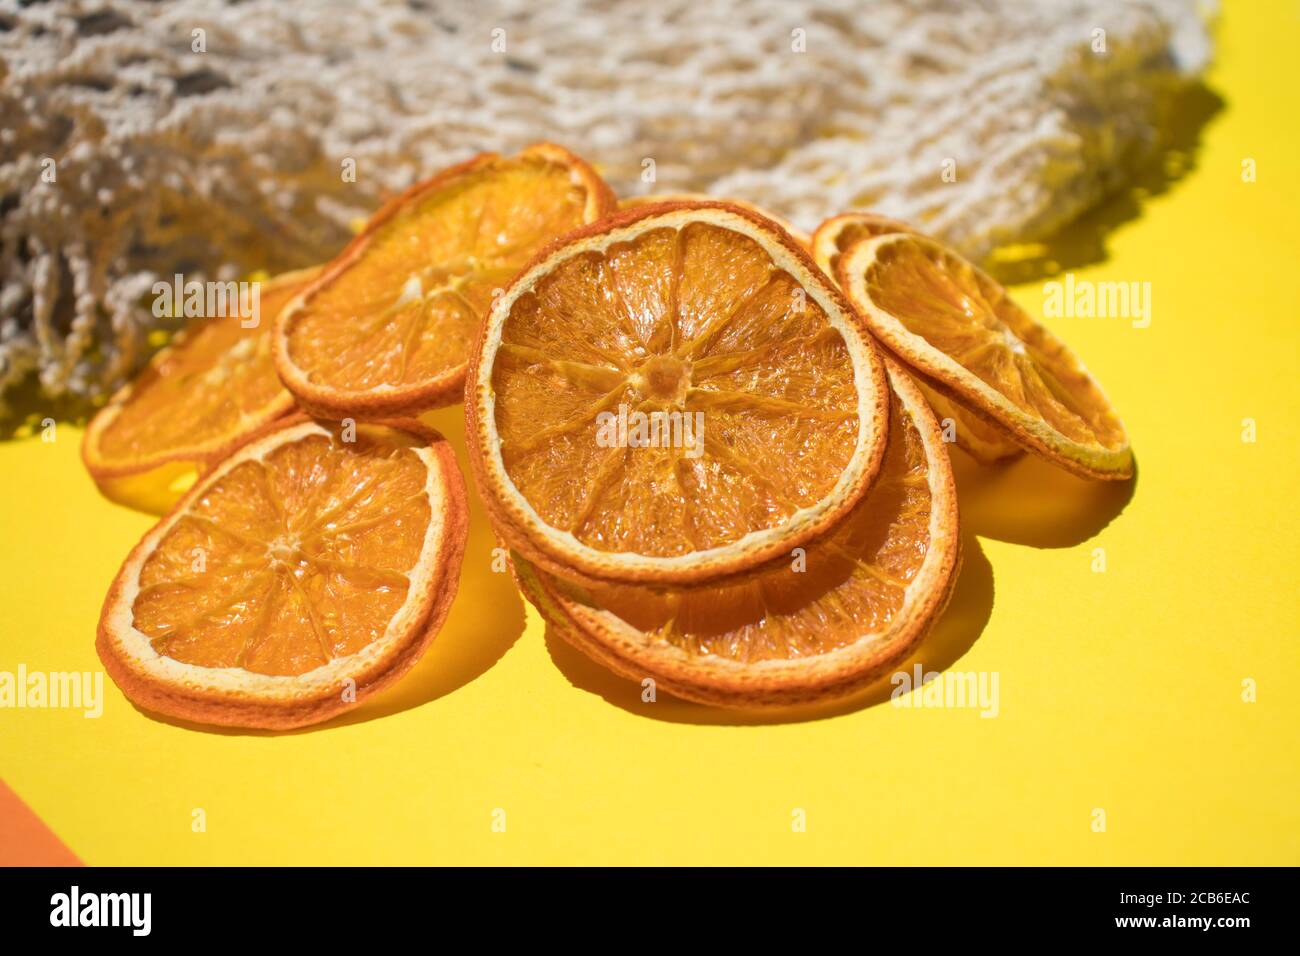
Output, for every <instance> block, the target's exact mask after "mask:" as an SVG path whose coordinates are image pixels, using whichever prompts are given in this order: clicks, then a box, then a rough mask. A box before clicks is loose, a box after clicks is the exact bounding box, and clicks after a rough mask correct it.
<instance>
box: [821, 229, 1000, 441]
mask: <svg viewBox="0 0 1300 956" xmlns="http://www.w3.org/2000/svg"><path fill="white" fill-rule="evenodd" d="M893 232H905V233H910V234H912V235H920V233H919V232H917V230H915V229H913V228H912V227H911V226H909V225H908V224H907V223H905V222H902V221H900V220H898V219H890V218H889V217H887V216H880V215H877V214H876V213H873V212H846V213H841V214H840V215H838V216H832V217H831V218H830V219H827V220H826V221H825V222H823V223H822V224H821V225H820V226H818V227H817V230H816V231H815V232H814V233H813V237H812V251H813V258H814V259H815V260H816V261H817V264H818V265H819V266H821V267H822V269H823V270H825V272H826V274H827V275H828V276H830V277H831V278H833V279H835V280H836V281H837V282H838V281H839V265H840V258H841V257H842V256H843V254H844V252H845V250H847V249H849V248H850V247H851V246H853V245H855V244H856V243H858V242H861V241H862V240H864V239H874V238H875V237H876V236H884V235H888V234H889V233H893ZM919 384H920V385H921V391H922V392H924V393H925V397H926V398H927V399H928V400H929V402H930V404H931V406H933V407H934V410H935V413H936V414H937V415H938V416H939V419H940V422H941V424H944V426H945V435H947V434H948V430H947V423H948V422H951V425H952V429H951V433H952V440H953V441H955V442H956V444H957V447H958V448H960V449H962V451H964V452H966V453H967V454H969V455H970V456H971V457H972V458H974V459H975V460H976V461H980V462H983V463H985V464H992V463H993V462H996V461H1001V460H1003V459H1006V458H1012V457H1015V456H1017V455H1019V454H1021V452H1022V451H1023V449H1021V447H1020V445H1018V444H1017V443H1016V442H1014V441H1012V439H1011V438H1010V436H1008V435H1007V434H1005V433H1004V432H1003V431H1002V430H1001V429H999V428H998V427H997V426H996V425H993V424H991V423H990V422H988V421H987V420H985V419H984V418H981V417H980V415H979V414H978V413H976V412H974V411H971V410H970V409H968V408H963V407H962V406H961V405H959V404H958V403H957V402H955V401H953V400H952V399H950V398H948V397H947V396H945V395H942V394H941V393H939V392H937V391H935V390H934V389H932V388H930V387H929V386H927V385H925V384H924V382H920V383H919Z"/></svg>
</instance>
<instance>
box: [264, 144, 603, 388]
mask: <svg viewBox="0 0 1300 956" xmlns="http://www.w3.org/2000/svg"><path fill="white" fill-rule="evenodd" d="M587 199H588V197H587V193H586V191H585V190H584V189H583V188H582V187H581V186H580V185H578V184H577V183H575V182H574V181H573V179H572V178H571V173H570V170H569V169H568V168H567V167H565V166H562V165H560V164H557V163H553V162H548V161H545V160H543V159H540V158H536V157H530V158H523V159H495V160H492V161H491V162H488V163H486V164H484V165H481V166H478V167H476V168H474V169H472V170H469V171H467V172H466V173H464V174H463V175H461V176H459V177H458V178H456V179H455V180H453V181H452V182H451V183H449V184H447V185H446V186H444V187H443V188H438V189H434V190H432V191H431V192H430V193H429V194H428V195H426V196H424V197H423V198H420V199H418V200H416V201H413V202H412V203H411V204H410V205H409V207H408V208H405V209H403V210H401V211H400V212H399V213H397V214H396V215H395V216H394V217H393V218H392V219H391V220H389V221H388V222H386V223H384V224H383V225H381V226H380V227H379V228H378V229H377V230H376V232H375V233H374V234H373V235H372V236H371V237H370V239H369V245H368V246H367V247H366V249H365V252H364V254H363V256H362V257H361V259H359V260H358V261H357V262H355V263H353V264H352V265H351V266H350V267H348V268H346V269H344V270H343V271H342V272H340V273H339V274H338V275H336V276H334V277H333V279H331V280H329V281H328V282H327V283H326V284H325V285H324V286H323V287H322V288H320V289H319V290H318V291H317V292H316V293H314V294H313V295H312V297H311V298H310V300H309V301H308V302H307V303H306V304H305V306H304V308H303V309H302V311H300V312H298V313H297V314H296V315H295V316H294V318H293V319H292V321H291V323H290V325H289V330H288V348H289V356H290V358H291V359H292V361H293V363H294V364H295V365H297V366H299V367H300V368H302V369H305V370H308V378H309V379H310V381H312V382H314V383H317V384H322V385H327V386H331V387H334V388H339V389H345V390H355V391H365V390H369V389H374V388H378V387H380V386H400V385H410V384H417V383H420V382H425V381H429V380H431V379H434V378H437V377H438V376H440V375H442V374H443V373H446V372H449V371H451V370H453V369H456V368H458V367H459V366H462V365H464V364H465V361H466V357H467V356H468V354H469V352H470V350H471V347H472V345H473V342H474V336H475V335H476V333H477V331H478V326H479V322H480V320H481V319H482V316H483V315H484V314H485V312H486V311H487V308H488V306H489V305H490V304H491V302H492V298H493V295H494V294H495V293H497V292H498V291H499V290H500V289H503V288H505V286H506V285H507V284H509V282H510V280H511V279H512V278H513V277H514V275H515V273H516V272H518V270H519V269H520V267H521V266H523V265H524V263H526V262H527V261H528V260H529V259H530V258H532V256H533V254H534V253H535V252H536V251H537V250H538V249H539V248H540V247H541V246H542V245H544V244H545V243H546V242H547V241H549V240H550V239H552V238H554V237H555V236H557V235H560V234H561V233H564V232H568V231H570V230H572V229H575V228H577V227H578V226H580V225H581V224H582V223H583V215H584V209H585V208H586V205H587Z"/></svg>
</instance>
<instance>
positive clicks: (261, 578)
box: [82, 144, 615, 728]
mask: <svg viewBox="0 0 1300 956" xmlns="http://www.w3.org/2000/svg"><path fill="white" fill-rule="evenodd" d="M614 204H615V199H614V196H613V193H612V192H611V191H610V190H609V188H608V187H607V186H606V185H605V183H604V182H603V181H602V180H601V179H600V177H599V176H598V175H596V173H595V172H594V171H592V169H591V168H590V167H589V166H588V165H587V164H586V163H585V162H583V161H582V160H581V159H579V158H578V157H576V156H574V155H572V154H571V153H569V152H567V151H565V150H563V149H561V148H559V147H557V146H552V145H549V144H543V145H539V146H534V147H530V148H529V149H526V150H524V151H523V152H522V153H520V154H519V155H518V156H515V157H511V158H505V157H500V156H497V155H494V154H485V155H482V156H479V157H477V158H476V159H473V160H471V161H470V162H468V163H465V164H462V165H460V166H457V167H454V168H452V169H449V170H447V171H445V172H443V173H441V174H439V175H437V176H435V177H433V178H432V179H430V180H428V181H426V182H423V183H421V184H419V185H417V186H415V187H413V188H412V189H411V190H409V191H408V192H406V193H405V194H403V195H401V196H399V197H397V198H396V199H394V200H393V201H392V202H390V203H389V204H388V205H386V206H385V207H384V208H383V209H381V210H380V211H379V212H378V213H376V214H375V216H374V217H372V219H371V220H370V222H369V224H368V225H367V227H366V229H365V230H364V231H363V232H362V233H361V234H360V235H359V236H358V237H357V238H356V239H355V240H354V241H353V242H352V243H351V244H350V245H349V246H348V247H347V248H346V249H344V250H343V252H342V253H341V254H340V255H339V256H338V257H337V258H335V259H334V260H333V261H332V262H330V263H327V264H326V265H324V266H323V267H321V268H320V269H319V270H310V271H309V272H306V273H295V274H292V275H289V276H283V277H281V278H279V279H276V280H273V281H271V282H269V283H265V284H263V285H262V286H261V299H262V309H261V311H262V312H263V313H264V314H266V315H267V316H273V317H274V322H271V321H269V320H268V321H267V322H265V323H262V324H260V325H259V327H257V328H255V329H245V328H243V324H244V323H241V322H240V321H239V319H238V318H237V317H209V318H207V319H205V320H204V321H203V322H201V323H200V324H198V325H196V326H195V327H193V328H192V329H190V330H188V331H186V332H185V333H183V334H182V335H180V336H178V337H177V339H176V340H175V342H174V343H173V345H172V346H171V347H170V348H168V349H165V350H164V351H162V352H160V353H159V354H158V355H157V356H156V357H155V359H154V360H153V362H152V363H151V364H150V366H149V367H148V368H147V369H146V370H145V372H144V373H142V375H141V376H140V377H139V378H138V379H137V380H136V381H135V382H133V383H132V384H131V385H129V386H127V387H126V388H124V389H123V390H122V391H121V392H120V393H118V394H117V395H115V396H114V397H113V399H112V400H111V402H110V403H109V405H108V406H107V407H106V408H105V409H103V410H102V411H101V412H100V413H99V414H98V415H97V416H96V417H95V419H94V420H93V421H92V423H91V425H90V427H89V428H88V429H87V433H86V437H85V440H84V442H83V446H82V450H83V458H84V460H85V462H86V466H87V468H88V469H89V470H90V471H91V473H92V475H93V476H94V477H95V478H96V480H97V481H98V482H99V483H100V484H101V486H102V487H104V488H105V490H106V491H107V492H108V493H110V494H113V492H114V486H115V485H117V484H119V483H122V482H129V481H131V480H135V479H151V478H156V477H158V476H159V475H161V476H162V478H163V479H164V480H167V481H171V480H172V479H174V478H175V477H176V476H177V473H178V472H179V471H180V470H183V469H186V468H188V469H189V470H190V473H191V474H192V473H193V470H194V469H195V468H197V469H198V471H199V474H198V479H197V481H196V482H195V484H194V486H193V487H192V488H191V489H190V490H189V491H188V492H187V493H186V494H185V495H184V496H183V497H182V498H181V499H180V500H179V501H178V502H177V503H176V504H175V506H174V507H172V508H171V510H170V511H169V512H168V513H167V514H166V515H165V516H164V517H163V518H162V520H161V521H160V522H159V523H158V524H157V525H156V526H155V527H154V528H153V529H152V530H151V531H149V532H148V533H147V534H146V535H145V537H144V538H143V540H141V542H140V543H139V544H138V545H137V546H136V548H135V549H134V550H133V551H132V552H131V554H130V555H129V556H128V558H127V559H126V562H125V563H124V564H123V566H122V568H121V570H120V571H119V572H118V574H117V576H116V578H115V580H114V582H113V584H112V587H111V589H110V591H109V594H108V597H107V599H106V601H105V604H104V608H103V612H102V615H101V618H100V625H99V638H98V642H97V646H98V649H99V653H100V657H101V658H102V659H103V661H104V664H105V667H106V668H107V670H108V672H109V673H110V675H111V676H112V677H113V679H114V680H115V681H116V682H117V684H118V686H119V687H121V688H122V690H123V691H124V692H125V693H126V695H127V696H128V697H130V698H131V699H132V700H133V701H135V702H136V703H137V704H139V705H141V706H143V707H146V708H149V709H151V710H155V711H158V712H161V713H164V714H168V715H172V716H175V717H180V718H183V719H189V720H196V721H203V722H208V723H216V724H228V725H238V726H247V727H266V728H285V727H295V726H301V725H305V724H310V723H314V722H317V721H320V720H324V719H326V718H328V717H330V716H332V715H334V714H337V713H339V712H341V711H344V710H347V709H350V708H351V707H354V706H356V705H357V704H358V703H360V702H361V701H362V700H364V699H365V697H366V696H368V695H369V694H372V693H374V692H375V691H377V690H378V689H380V688H382V687H384V686H385V685H387V684H389V683H391V682H392V681H394V680H396V679H398V678H399V677H400V676H401V675H402V674H403V673H405V672H406V671H407V670H408V669H409V668H410V667H411V666H412V665H413V664H414V663H415V661H416V660H418V659H419V657H420V656H421V655H422V654H423V652H424V650H425V649H426V648H427V647H428V645H429V642H430V641H431V640H432V638H433V636H434V635H435V634H436V632H437V630H438V628H439V627H440V626H441V623H442V621H443V619H444V617H445V616H446V613H447V609H448V607H449V606H450V604H451V601H452V598H453V596H454V595H455V592H456V587H457V582H458V580H459V575H460V565H461V558H462V554H463V550H464V544H465V537H466V527H467V511H466V503H465V493H464V482H463V479H462V478H461V474H460V471H459V468H458V466H457V464H456V460H455V454H454V452H453V451H452V450H451V447H450V446H449V444H448V443H447V442H446V440H444V439H443V438H442V437H441V436H440V435H438V434H437V433H436V432H434V431H432V430H430V429H428V428H426V427H425V426H423V425H421V424H420V423H419V422H417V421H414V420H411V419H409V418H401V417H395V416H409V415H411V414H413V413H416V412H419V411H421V410H424V409H429V408H433V407H437V406H439V405H445V404H449V403H453V402H456V401H459V400H460V397H461V394H462V381H463V378H464V374H465V365H466V361H467V358H468V353H469V346H470V343H471V342H472V341H473V338H474V336H475V335H476V333H477V330H478V326H479V324H480V323H481V321H482V317H483V314H484V312H485V311H486V309H487V307H488V305H489V304H490V302H491V301H492V297H493V295H494V293H496V292H497V291H498V290H499V289H501V288H503V287H504V286H505V285H506V284H507V283H508V282H509V280H510V279H511V278H513V276H514V274H515V272H516V271H517V270H518V269H519V267H520V266H521V265H522V264H523V263H524V262H526V261H527V260H528V259H529V258H531V257H532V256H533V255H534V253H535V252H536V251H537V250H538V249H540V248H541V247H543V246H545V245H546V244H547V243H548V242H550V241H552V240H553V239H555V238H556V237H557V236H560V235H562V234H563V233H565V232H568V231H570V230H572V229H574V228H576V227H578V226H581V225H584V224H586V223H591V222H594V221H595V220H597V219H599V218H601V217H602V216H604V215H606V214H607V213H609V212H611V211H612V210H613V209H614ZM309 414H314V415H317V416H321V417H319V418H317V419H312V418H309V417H308V415H309ZM127 500H130V497H129V496H127Z"/></svg>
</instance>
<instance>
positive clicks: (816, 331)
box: [466, 203, 889, 584]
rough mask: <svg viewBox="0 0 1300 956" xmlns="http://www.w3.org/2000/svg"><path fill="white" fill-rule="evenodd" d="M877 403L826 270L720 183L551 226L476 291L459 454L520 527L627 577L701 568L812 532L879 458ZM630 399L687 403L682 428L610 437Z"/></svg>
mask: <svg viewBox="0 0 1300 956" xmlns="http://www.w3.org/2000/svg"><path fill="white" fill-rule="evenodd" d="M888 407H889V406H888V386H887V383H886V380H885V373H884V365H883V361H882V359H881V356H880V355H879V353H878V352H877V350H876V349H875V347H874V345H873V344H872V343H871V341H870V337H869V336H867V335H866V334H865V330H864V329H863V327H862V325H861V323H860V321H859V320H858V319H857V317H856V315H855V314H854V312H853V310H852V309H851V308H850V307H849V306H848V304H847V302H845V300H844V299H843V297H842V296H841V294H840V292H839V290H838V289H836V288H835V286H834V283H832V282H830V281H829V280H828V279H826V277H825V276H824V275H823V274H822V273H821V271H820V270H819V269H817V267H816V266H815V264H814V263H813V262H812V261H811V260H810V259H809V258H808V256H807V254H806V253H805V252H804V251H803V250H802V249H801V248H799V246H798V245H797V244H796V243H795V242H794V241H793V240H792V239H791V238H790V237H789V236H788V235H787V234H786V233H785V232H784V231H783V230H781V229H780V228H779V227H777V226H775V225H774V224H773V223H772V222H771V221H770V220H768V219H766V218H765V217H761V216H758V215H756V214H754V213H752V212H750V211H748V210H746V209H743V208H741V207H737V206H733V205H728V204H725V203H665V204H661V205H651V206H645V207H643V208H640V209H633V210H626V211H624V212H622V213H619V214H617V215H616V216H613V217H611V218H609V219H606V220H604V221H603V222H601V223H598V224H596V225H595V226H592V227H589V228H587V229H585V230H582V231H579V232H577V233H574V234H573V235H571V236H570V237H568V238H567V239H566V240H565V241H564V242H563V243H560V244H558V245H557V246H555V247H552V249H550V250H549V251H548V252H547V253H545V254H544V255H542V256H540V257H539V258H538V259H537V260H536V261H535V262H534V263H533V264H532V265H531V266H529V267H528V268H526V269H525V270H524V271H523V272H522V273H521V274H520V276H519V277H518V278H517V279H516V280H515V282H514V283H513V284H512V285H511V286H510V288H509V289H507V290H506V292H505V293H504V294H503V295H502V296H501V297H500V298H499V299H498V301H497V302H496V304H495V305H494V307H493V309H492V310H491V312H490V313H489V316H488V319H487V322H486V323H485V325H484V329H483V333H482V336H481V338H480V341H479V345H478V347H477V349H476V352H475V356H474V360H473V363H472V365H471V370H470V374H469V378H468V380H467V385H466V420H467V435H468V439H469V442H470V446H471V455H470V460H471V462H472V464H473V466H474V469H475V477H476V479H477V480H478V484H479V487H480V490H481V491H482V493H483V497H484V499H485V501H486V502H487V505H488V509H489V512H490V514H492V516H493V518H494V520H495V521H496V522H497V524H498V525H499V528H500V530H501V531H502V533H503V534H504V535H505V536H506V537H507V538H508V539H509V540H510V543H511V545H512V547H514V548H515V549H516V550H518V551H519V552H521V553H522V554H523V555H524V557H525V558H527V559H529V560H531V561H534V562H535V563H538V564H540V565H542V566H544V567H547V568H549V569H551V570H553V571H555V572H557V573H560V574H565V575H573V576H579V577H581V576H589V577H591V578H594V579H597V580H614V581H625V582H633V581H639V582H657V583H676V584H687V583H698V582H701V581H705V580H713V579H717V578H721V577H725V576H727V575H730V574H735V573H740V572H742V571H745V570H747V569H750V568H753V567H755V566H757V565H759V564H761V563H763V562H764V561H766V560H768V559H770V558H773V557H776V556H779V555H784V554H787V553H789V551H790V549H792V548H794V547H797V546H799V545H800V544H803V543H805V542H807V541H809V540H811V539H812V538H814V537H816V536H817V535H819V534H821V533H822V532H823V531H825V530H826V529H827V528H829V527H830V526H831V525H833V524H834V523H835V522H836V521H837V520H839V519H840V518H841V517H843V515H844V514H846V513H847V512H848V511H849V509H851V508H852V507H853V505H855V504H856V503H857V501H858V500H859V499H860V498H861V497H862V495H863V494H864V493H865V492H866V489H867V488H868V486H869V485H870V483H871V481H872V479H873V478H874V477H875V474H876V472H877V471H878V470H879V467H880V461H881V459H882V457H883V454H884V447H885V439H886V429H887V426H888ZM636 412H641V413H644V414H645V415H646V416H647V417H648V416H649V415H650V414H651V413H655V414H660V415H661V416H665V417H661V418H660V419H659V420H658V421H660V422H662V423H663V424H664V425H665V426H667V425H668V424H669V421H670V420H669V418H668V417H666V416H671V415H672V414H678V415H679V416H680V418H679V419H677V420H675V421H676V422H677V423H678V424H679V425H680V426H681V428H680V429H678V430H677V431H675V432H674V433H673V434H674V435H676V436H677V437H678V438H680V439H681V440H680V442H678V443H677V447H671V445H672V443H671V442H668V441H663V442H660V443H659V444H657V445H654V446H650V447H647V446H644V445H638V446H633V445H632V444H631V443H629V442H617V441H614V440H613V437H614V436H613V435H612V434H611V428H612V427H613V425H614V423H613V421H612V419H613V418H614V417H615V416H618V418H619V425H618V428H619V429H620V430H621V429H622V428H623V426H622V424H621V423H622V421H623V418H624V416H626V417H627V419H628V420H629V421H630V420H631V416H632V415H633V414H634V413H636ZM697 415H698V416H700V417H698V418H697V417H695V416H697ZM688 423H696V424H697V425H698V427H697V428H696V430H697V431H699V432H701V433H702V441H698V442H696V444H695V445H694V447H691V448H687V447H685V446H686V445H687V440H688V439H689V438H690V435H689V434H688V433H687V431H686V430H685V426H686V425H687V424H688ZM619 434H620V436H621V435H622V431H620V433H619ZM627 434H628V436H631V435H632V432H631V430H628V431H627ZM661 434H663V433H661ZM640 437H641V438H645V437H646V436H645V435H641V436H640ZM638 440H639V439H638Z"/></svg>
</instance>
